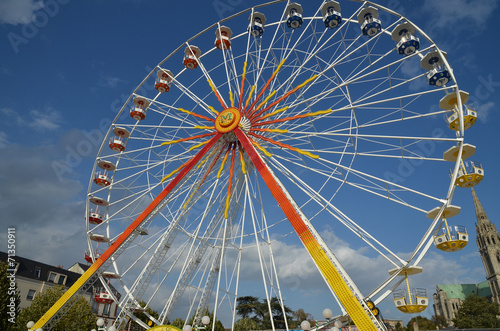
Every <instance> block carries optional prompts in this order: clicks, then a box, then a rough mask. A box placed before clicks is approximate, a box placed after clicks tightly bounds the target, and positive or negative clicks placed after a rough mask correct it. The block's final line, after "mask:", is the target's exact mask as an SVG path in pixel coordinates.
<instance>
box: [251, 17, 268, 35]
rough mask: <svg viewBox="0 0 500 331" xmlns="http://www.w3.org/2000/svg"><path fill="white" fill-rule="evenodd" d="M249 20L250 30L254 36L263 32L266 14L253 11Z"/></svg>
mask: <svg viewBox="0 0 500 331" xmlns="http://www.w3.org/2000/svg"><path fill="white" fill-rule="evenodd" d="M248 20H249V21H250V32H251V33H252V36H254V37H261V36H262V35H263V34H264V26H265V24H266V16H265V15H264V14H262V13H259V12H253V13H252V15H250V17H249V18H248Z"/></svg>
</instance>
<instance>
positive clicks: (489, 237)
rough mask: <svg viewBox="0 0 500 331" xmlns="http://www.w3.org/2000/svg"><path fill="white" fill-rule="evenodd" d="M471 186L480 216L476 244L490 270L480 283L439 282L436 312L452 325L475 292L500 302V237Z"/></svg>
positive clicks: (477, 212)
mask: <svg viewBox="0 0 500 331" xmlns="http://www.w3.org/2000/svg"><path fill="white" fill-rule="evenodd" d="M471 189H472V200H473V201H474V208H475V211H476V218H477V223H476V234H477V238H476V243H477V246H478V248H479V254H480V255H481V260H482V261H483V265H484V269H485V271H486V280H485V281H484V282H482V283H479V284H451V285H439V284H438V285H436V293H434V295H433V298H434V314H435V315H436V316H443V317H445V318H446V321H447V322H448V324H449V325H453V319H454V318H455V316H456V313H457V311H458V309H459V308H460V306H461V304H462V301H463V300H465V298H466V297H467V296H468V295H470V294H473V293H475V294H477V295H478V296H480V297H486V298H488V299H489V300H490V301H492V302H498V303H500V237H499V235H498V231H497V229H496V226H495V224H493V223H491V222H490V221H489V219H488V216H487V215H486V212H485V211H484V209H483V206H482V205H481V202H480V201H479V198H478V196H477V194H476V191H475V190H474V188H471Z"/></svg>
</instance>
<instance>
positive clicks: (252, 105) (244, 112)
mask: <svg viewBox="0 0 500 331" xmlns="http://www.w3.org/2000/svg"><path fill="white" fill-rule="evenodd" d="M284 63H285V59H283V60H281V62H280V64H278V67H277V68H276V70H275V71H274V72H273V74H272V75H271V77H270V78H269V79H268V80H267V82H266V85H264V87H263V88H262V90H261V91H260V92H259V94H258V95H257V97H256V98H255V100H254V102H252V104H251V105H250V107H248V109H246V110H243V112H242V113H243V114H245V115H243V116H246V114H250V115H249V116H247V117H251V115H252V113H253V112H250V111H251V110H252V108H253V107H254V106H255V105H256V104H257V102H259V100H260V98H261V97H262V95H263V94H264V92H265V91H266V90H267V88H268V87H269V85H270V84H271V82H272V81H273V80H274V78H275V77H276V75H277V74H278V71H280V69H281V67H282V66H283V64H284Z"/></svg>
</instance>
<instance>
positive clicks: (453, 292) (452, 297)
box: [434, 280, 491, 325]
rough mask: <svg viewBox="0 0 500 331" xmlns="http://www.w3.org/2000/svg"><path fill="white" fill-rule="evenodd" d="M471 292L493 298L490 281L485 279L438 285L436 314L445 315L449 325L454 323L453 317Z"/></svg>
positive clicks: (435, 305)
mask: <svg viewBox="0 0 500 331" xmlns="http://www.w3.org/2000/svg"><path fill="white" fill-rule="evenodd" d="M471 294H476V295H477V296H480V297H487V298H491V290H490V287H489V284H488V281H487V280H485V281H484V282H482V283H479V284H446V285H439V284H438V285H436V293H434V315H436V316H443V317H444V318H446V321H447V322H448V324H449V325H452V324H453V323H452V321H453V319H454V318H455V317H456V313H457V311H458V308H460V305H461V304H462V301H464V300H465V298H467V296H469V295H471Z"/></svg>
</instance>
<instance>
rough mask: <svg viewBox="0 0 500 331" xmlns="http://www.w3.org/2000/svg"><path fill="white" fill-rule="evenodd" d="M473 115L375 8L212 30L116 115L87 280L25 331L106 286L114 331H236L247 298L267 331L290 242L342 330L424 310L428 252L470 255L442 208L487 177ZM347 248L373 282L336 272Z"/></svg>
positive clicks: (277, 14)
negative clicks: (263, 304)
mask: <svg viewBox="0 0 500 331" xmlns="http://www.w3.org/2000/svg"><path fill="white" fill-rule="evenodd" d="M467 99H468V94H467V93H466V92H464V91H461V90H459V87H458V85H457V81H456V79H455V77H454V74H453V70H452V68H451V67H450V65H449V63H448V61H447V53H446V52H445V51H443V50H441V49H440V48H439V47H438V46H437V45H436V44H435V43H434V42H433V41H432V40H431V39H430V38H429V36H427V35H426V34H425V33H424V32H423V31H422V30H421V29H420V28H418V27H417V26H416V25H415V24H413V23H412V22H411V21H410V20H409V19H408V18H406V17H403V16H401V15H400V14H398V13H396V12H394V11H392V10H390V9H387V8H384V7H382V6H380V5H377V4H375V3H371V2H369V1H351V0H344V1H340V0H339V1H338V2H337V1H314V2H313V1H307V3H302V4H299V3H293V2H290V1H272V2H270V3H266V4H262V5H259V6H255V7H253V8H250V9H248V10H245V11H243V12H241V13H238V14H236V15H233V16H231V17H229V18H227V19H224V20H221V21H220V22H217V23H215V24H213V25H212V26H210V27H208V28H207V29H205V30H203V31H201V32H200V33H199V34H197V35H196V36H194V37H192V38H190V39H188V40H187V41H186V42H185V43H184V44H182V45H181V46H179V47H178V48H177V49H176V50H175V51H173V52H172V53H171V54H170V55H168V56H167V57H166V58H165V59H164V60H162V61H161V62H160V63H159V64H158V65H157V66H156V67H155V68H154V69H153V70H152V71H151V72H150V73H149V74H148V75H147V76H146V77H145V78H144V80H143V81H142V82H141V83H140V84H139V86H138V87H137V88H136V89H135V90H134V91H133V93H132V94H131V95H130V96H129V98H128V100H127V101H126V102H125V104H124V105H123V107H122V108H121V111H120V112H119V113H118V114H117V116H116V118H115V120H114V121H113V123H112V125H111V127H110V128H109V131H108V133H107V137H106V139H105V141H104V143H103V145H102V146H101V148H100V150H99V152H98V155H97V158H96V161H95V165H94V170H93V173H94V174H95V175H93V176H92V178H91V180H90V183H89V187H88V200H87V210H86V218H85V223H86V228H87V234H88V235H87V238H88V251H87V252H86V254H85V259H86V260H87V261H88V262H89V263H91V265H90V267H89V269H88V270H87V271H86V272H85V274H84V275H83V276H82V277H81V278H80V280H78V281H77V282H76V283H75V284H74V285H73V286H72V287H71V288H70V289H69V290H68V291H67V292H66V294H65V295H64V296H63V297H62V298H61V299H60V300H59V301H58V302H57V303H56V304H55V305H54V307H52V308H51V309H50V310H49V311H47V313H46V314H45V315H44V316H43V317H42V318H41V319H40V320H39V321H38V322H36V323H35V325H34V326H33V327H32V329H31V330H37V329H40V328H41V329H43V330H50V328H51V327H52V326H53V325H54V324H55V323H56V322H57V320H58V319H59V318H60V316H62V315H63V314H64V312H65V311H66V310H67V309H69V306H70V305H69V301H70V298H71V297H73V296H74V295H75V294H77V293H78V292H79V291H82V290H87V289H89V288H90V287H91V286H92V284H93V283H94V282H96V281H97V280H98V279H100V280H101V282H102V283H103V284H104V286H105V288H104V289H103V288H100V289H99V293H98V295H99V297H102V298H104V299H105V300H113V301H116V302H118V303H119V307H120V313H119V315H118V318H117V320H116V321H115V324H114V325H115V327H116V328H117V329H119V330H121V329H124V328H125V326H126V325H127V324H128V323H129V322H130V320H133V321H135V322H137V323H138V324H139V325H141V326H143V327H144V328H145V329H147V328H149V327H150V326H149V325H147V324H146V323H144V322H142V321H141V320H139V319H137V318H136V317H135V316H134V315H133V313H134V312H135V311H137V310H141V311H144V307H141V306H140V304H139V302H140V301H144V302H145V303H146V305H147V306H155V307H158V306H160V307H161V309H160V310H159V312H160V314H159V317H158V318H155V317H153V316H149V315H148V317H149V319H150V320H151V323H154V324H155V325H164V324H166V323H167V322H168V321H170V320H171V319H172V318H173V317H176V316H178V315H179V314H184V317H185V319H186V320H189V319H190V318H191V317H192V318H193V322H192V323H193V325H194V326H197V325H201V324H200V323H201V322H200V321H201V318H202V315H203V314H204V311H205V310H206V308H208V309H209V310H210V311H211V312H213V315H214V318H212V321H211V323H215V321H216V319H217V318H218V317H223V318H224V319H225V320H228V321H230V323H231V325H225V326H226V327H227V328H232V327H233V326H234V323H235V322H236V320H237V316H236V306H237V298H238V297H240V296H244V295H255V296H258V297H262V298H264V299H267V302H268V303H269V315H270V316H272V309H271V306H270V302H271V301H272V300H277V301H278V302H279V303H280V306H281V307H282V308H283V307H284V304H283V301H284V299H285V298H286V297H287V295H290V294H288V293H289V292H288V293H287V291H291V290H290V286H289V283H290V282H289V279H286V276H284V273H283V272H282V267H283V266H284V262H283V255H286V254H290V253H289V252H288V251H287V249H290V248H293V247H296V246H297V245H301V244H300V242H301V243H302V244H303V247H305V250H303V252H307V253H308V255H309V256H310V258H311V259H312V261H314V264H315V266H316V267H317V270H318V271H319V274H320V275H321V277H318V279H320V278H322V279H323V280H324V282H325V291H327V292H328V294H329V295H330V296H331V299H332V300H331V302H332V303H335V302H337V303H338V304H339V309H338V316H336V317H334V318H332V323H333V322H335V323H336V324H335V325H336V326H337V325H341V324H342V322H343V321H346V320H347V318H350V319H351V320H352V321H353V322H354V324H355V325H356V326H358V328H359V329H360V330H385V326H384V324H383V322H382V321H381V319H380V313H379V309H378V305H379V303H380V302H381V301H382V300H384V299H385V298H387V297H389V296H390V297H391V298H394V302H395V305H396V307H397V308H398V309H399V310H401V311H403V312H408V313H413V312H420V311H422V310H424V309H425V308H426V307H427V305H428V298H427V294H426V293H425V290H422V289H411V288H410V284H409V277H411V276H412V275H414V274H416V273H419V272H421V271H422V268H421V267H420V266H419V263H420V262H421V260H422V258H423V257H424V255H425V254H426V252H427V251H428V250H429V249H431V248H433V247H434V245H433V244H435V246H436V247H437V248H438V249H441V250H443V251H455V250H458V249H461V248H463V247H464V246H465V245H466V244H467V241H468V236H467V232H466V230H465V228H464V227H458V226H452V225H449V224H448V221H447V219H448V218H451V217H452V216H455V215H457V214H458V213H459V212H460V208H459V207H457V206H454V205H452V204H451V200H452V197H453V194H454V189H455V187H456V186H462V187H469V186H472V185H474V184H476V183H478V182H479V181H481V179H482V177H483V175H484V173H483V169H482V167H481V166H480V165H479V164H478V163H474V162H471V161H468V160H466V159H467V158H468V157H470V156H472V155H473V154H474V151H475V147H474V146H472V145H469V144H466V143H465V142H464V132H465V130H466V129H468V128H469V127H470V126H472V125H473V124H474V123H475V120H476V118H477V115H476V113H475V111H474V109H472V108H471V107H468V106H467V105H466V102H467ZM450 168H451V170H449V169H450ZM328 231H330V232H331V231H333V232H334V233H335V237H336V238H337V241H335V239H331V237H332V236H328V238H329V240H326V237H325V235H324V234H323V233H325V232H328ZM340 238H342V239H340ZM339 241H342V242H344V243H349V246H350V247H353V249H358V248H359V247H361V248H362V250H363V252H364V253H363V255H365V256H367V257H368V258H370V259H375V260H376V261H377V270H373V269H371V267H370V264H367V265H366V269H364V266H359V265H358V266H357V267H353V264H356V263H353V261H348V260H343V257H342V256H341V255H339V256H337V255H336V254H335V253H336V251H335V249H334V246H335V245H338V243H339ZM330 247H332V248H333V249H332V248H330ZM304 256H307V255H302V256H301V255H299V256H297V257H296V258H297V259H304ZM306 259H307V257H306ZM287 261H290V257H289V256H288V260H287ZM303 262H304V261H299V262H297V264H299V263H303ZM372 266H373V265H372ZM350 270H353V271H352V272H350ZM379 270H383V272H378V271H379ZM423 271H424V272H425V270H423ZM109 282H113V286H114V287H115V288H116V289H117V290H118V291H119V292H120V293H121V294H122V295H121V297H115V295H114V294H113V293H114V292H113V291H112V290H111V289H110V288H106V286H108V285H107V284H108V283H109ZM403 282H406V283H405V284H406V286H404V284H403ZM356 284H362V285H359V287H358V286H357V285H356ZM402 284H403V285H402ZM292 290H293V289H292ZM295 293H296V292H295ZM293 295H295V294H293ZM104 299H103V300H104ZM283 315H286V314H283ZM270 323H271V325H272V328H273V329H274V328H275V326H274V324H273V323H274V322H273V319H271V321H270ZM286 323H287V321H286V318H285V324H286ZM339 323H340V324H339ZM332 325H333V324H332ZM286 328H287V329H288V324H286Z"/></svg>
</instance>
